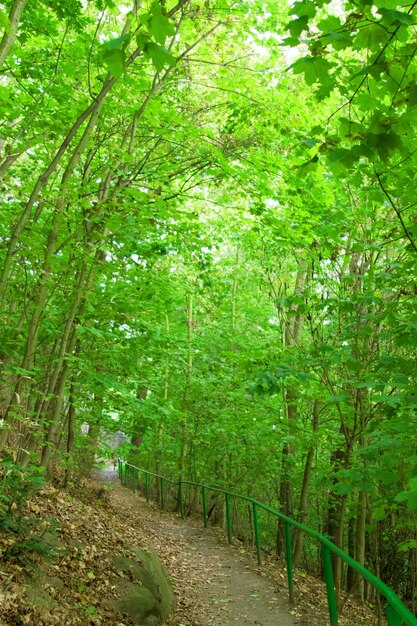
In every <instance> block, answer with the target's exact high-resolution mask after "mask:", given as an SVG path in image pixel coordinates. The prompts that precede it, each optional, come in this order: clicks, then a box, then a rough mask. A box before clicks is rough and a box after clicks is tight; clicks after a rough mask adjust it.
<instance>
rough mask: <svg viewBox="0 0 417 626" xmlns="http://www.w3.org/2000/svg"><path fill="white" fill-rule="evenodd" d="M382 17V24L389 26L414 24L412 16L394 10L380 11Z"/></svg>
mask: <svg viewBox="0 0 417 626" xmlns="http://www.w3.org/2000/svg"><path fill="white" fill-rule="evenodd" d="M378 11H379V13H381V15H382V19H381V23H382V24H386V25H387V26H391V25H392V26H411V25H412V24H414V19H413V17H412V15H409V14H408V13H403V12H402V11H396V10H393V9H378Z"/></svg>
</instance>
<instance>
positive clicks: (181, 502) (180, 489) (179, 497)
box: [178, 481, 185, 518]
mask: <svg viewBox="0 0 417 626" xmlns="http://www.w3.org/2000/svg"><path fill="white" fill-rule="evenodd" d="M178 508H179V512H180V515H181V517H182V518H184V517H185V514H184V501H183V496H182V482H181V481H179V483H178Z"/></svg>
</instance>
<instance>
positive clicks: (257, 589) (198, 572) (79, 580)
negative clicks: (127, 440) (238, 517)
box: [0, 469, 376, 626]
mask: <svg viewBox="0 0 417 626" xmlns="http://www.w3.org/2000/svg"><path fill="white" fill-rule="evenodd" d="M103 483H104V485H103ZM24 515H25V520H26V523H27V524H28V525H30V526H33V528H34V529H35V530H34V533H35V534H33V535H31V536H29V538H28V541H27V544H25V545H23V546H22V545H20V547H19V545H18V544H17V542H16V538H15V537H13V533H12V534H11V533H7V532H6V533H2V532H0V555H2V556H3V561H2V564H1V566H0V626H61V625H65V626H90V625H91V626H130V625H131V624H132V623H133V622H132V621H131V620H130V618H128V617H125V616H123V617H122V616H121V615H120V614H116V613H115V612H114V611H112V610H110V609H108V608H105V605H104V604H103V599H104V598H112V597H115V594H116V591H115V589H116V584H115V583H116V579H117V577H118V576H120V572H117V571H116V570H115V566H114V564H113V563H112V560H111V558H110V557H111V555H112V554H113V555H114V554H121V555H124V556H131V555H132V546H140V547H144V548H147V547H153V548H154V549H155V550H156V551H157V553H158V554H159V556H160V558H161V560H162V561H163V562H164V564H165V566H166V568H167V570H168V574H169V576H170V578H171V581H172V584H173V588H174V593H175V607H174V612H173V614H172V616H171V618H170V619H169V621H168V622H167V624H166V626H234V625H239V626H255V625H256V626H327V625H328V619H327V611H326V600H325V593H324V588H323V585H322V583H321V582H320V581H318V580H317V579H315V578H313V577H310V576H308V575H306V574H303V573H302V572H301V573H300V574H298V575H297V577H296V606H295V607H294V608H293V607H290V606H289V605H288V602H287V588H286V573H285V569H284V567H283V564H282V563H279V562H277V561H276V559H272V558H271V559H270V562H269V563H266V565H265V566H263V567H262V568H259V567H258V566H257V562H256V558H255V556H254V554H253V551H252V549H251V548H249V547H245V546H243V545H242V544H241V543H240V542H238V541H236V540H235V541H234V543H233V545H231V546H229V544H228V542H227V539H226V538H225V536H224V531H222V530H221V529H219V528H214V527H209V528H204V527H203V526H202V524H201V521H200V520H194V519H192V518H188V519H186V520H182V519H181V518H179V516H178V515H176V514H175V513H168V512H164V513H161V511H160V510H159V509H158V508H157V507H156V506H155V505H153V504H152V503H147V502H146V499H145V498H143V497H142V496H140V495H138V493H132V491H130V490H129V489H127V488H125V487H122V486H121V485H120V484H119V483H118V481H117V478H116V473H115V472H114V471H113V469H111V470H108V471H106V472H101V473H100V475H99V476H98V481H84V482H83V484H82V485H79V486H78V487H77V488H75V489H73V490H72V491H70V492H68V491H61V490H59V489H56V488H53V487H49V486H48V487H45V488H44V489H42V491H41V492H40V493H39V494H37V495H36V496H35V497H33V498H32V499H31V500H30V501H29V502H28V503H27V505H26V509H25V511H24ZM31 532H32V531H31ZM39 533H41V536H42V537H43V538H44V539H47V541H48V543H49V544H50V545H51V546H52V548H53V554H52V555H51V554H49V555H45V554H41V555H39V554H37V553H34V552H31V542H32V543H33V541H34V537H36V536H39ZM39 589H41V591H40V590H39ZM375 624H376V619H375V617H374V616H373V615H372V613H370V612H369V611H368V610H367V608H366V607H362V606H358V605H357V604H354V603H352V602H350V601H349V602H348V603H347V604H346V607H345V611H344V614H343V615H342V617H341V619H340V626H374V625H375Z"/></svg>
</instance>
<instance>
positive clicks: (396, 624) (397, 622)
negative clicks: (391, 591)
mask: <svg viewBox="0 0 417 626" xmlns="http://www.w3.org/2000/svg"><path fill="white" fill-rule="evenodd" d="M385 615H386V616H387V622H388V626H402V624H403V620H402V618H401V617H400V616H399V615H398V613H397V612H396V611H395V610H394V609H393V608H392V606H391V605H390V604H389V602H388V603H387V606H386V608H385Z"/></svg>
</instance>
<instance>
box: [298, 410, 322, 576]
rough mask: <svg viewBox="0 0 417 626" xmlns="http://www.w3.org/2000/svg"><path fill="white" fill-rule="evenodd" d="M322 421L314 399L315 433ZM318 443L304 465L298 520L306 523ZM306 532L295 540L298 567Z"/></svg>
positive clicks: (310, 451) (310, 449)
mask: <svg viewBox="0 0 417 626" xmlns="http://www.w3.org/2000/svg"><path fill="white" fill-rule="evenodd" d="M319 423H320V402H319V401H318V400H314V404H313V433H316V432H317V431H318V428H319ZM315 451H316V445H315V444H314V443H312V444H311V446H310V447H309V449H308V452H307V458H306V462H305V465H304V476H303V484H302V487H301V494H300V502H299V505H298V521H299V522H300V523H301V524H305V522H306V519H307V504H308V490H309V486H310V479H311V472H312V467H313V460H314V454H315ZM303 541H304V533H302V532H296V533H295V541H294V556H293V562H294V567H298V565H299V563H300V559H301V554H302V550H303Z"/></svg>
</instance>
